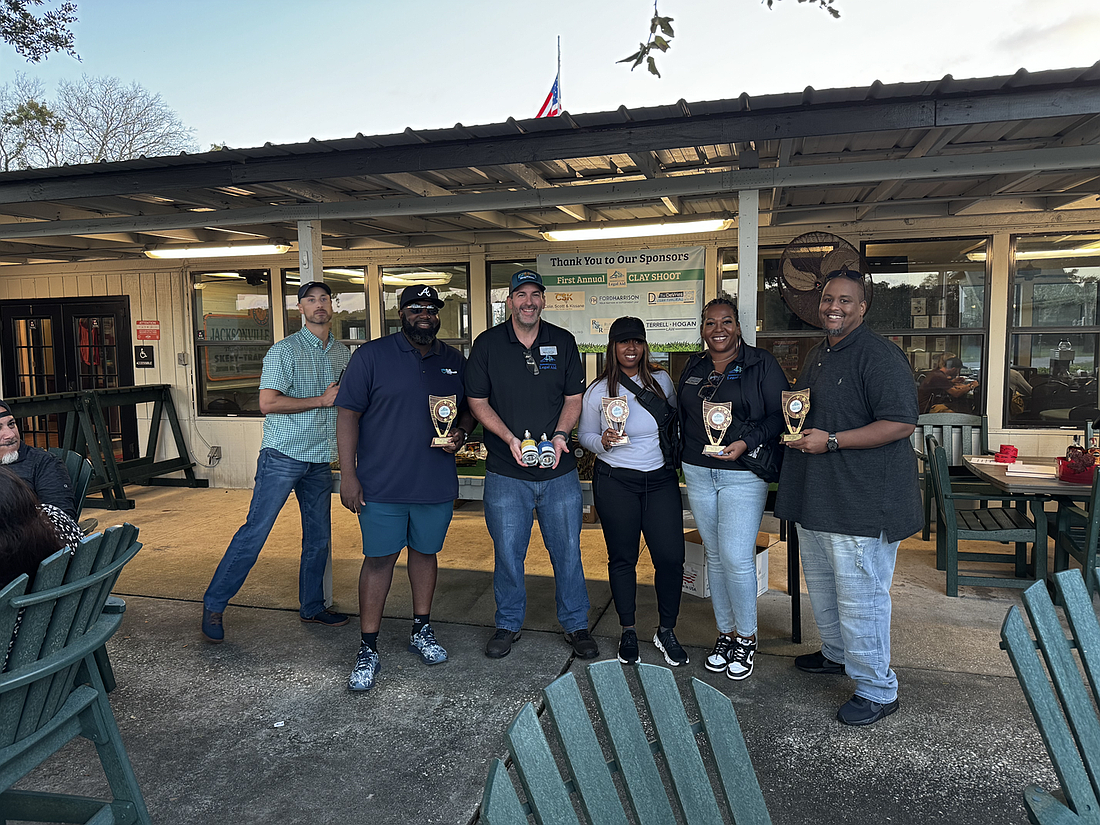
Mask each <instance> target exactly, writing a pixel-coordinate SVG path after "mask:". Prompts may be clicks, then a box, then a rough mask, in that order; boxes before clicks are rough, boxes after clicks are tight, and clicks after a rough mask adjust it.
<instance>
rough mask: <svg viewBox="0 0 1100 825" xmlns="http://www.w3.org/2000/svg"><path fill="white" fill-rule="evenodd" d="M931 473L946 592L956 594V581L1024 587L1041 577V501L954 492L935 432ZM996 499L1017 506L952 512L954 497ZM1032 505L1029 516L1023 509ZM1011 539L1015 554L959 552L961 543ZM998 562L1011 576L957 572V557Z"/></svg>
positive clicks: (1043, 551)
mask: <svg viewBox="0 0 1100 825" xmlns="http://www.w3.org/2000/svg"><path fill="white" fill-rule="evenodd" d="M926 444H927V446H928V450H927V455H928V462H929V472H930V474H931V476H932V487H933V489H934V490H935V493H936V510H937V511H938V512H937V514H936V557H937V559H943V561H944V569H945V570H946V571H947V595H948V596H958V595H959V585H960V584H965V585H978V586H983V587H1028V586H1029V585H1030V584H1031V583H1032V582H1034V581H1042V580H1043V579H1045V578H1046V573H1047V516H1046V511H1045V510H1043V501H1042V499H1039V498H1036V497H1034V496H1015V495H1010V494H1008V493H1004V492H1001V491H997V494H996V495H992V494H990V495H982V496H980V497H979V496H977V495H975V494H973V493H970V492H964V493H960V492H953V491H952V489H951V479H950V477H949V476H948V474H947V459H946V457H945V455H944V451H943V447H941V446H940V444H939V441H937V440H936V439H935V438H934V437H933V436H928V438H927V440H926ZM959 499H962V500H965V501H981V502H986V503H988V502H991V501H996V502H1000V503H1001V504H1006V503H1012V504H1014V505H1016V507H1018V508H1019V509H1014V508H1009V507H989V508H987V509H981V510H956V509H955V501H956V500H959ZM1028 504H1030V505H1031V513H1032V518H1028V517H1027V513H1026V512H1025V511H1024V509H1023V508H1024V507H1025V506H1027V505H1028ZM967 539H970V540H975V541H1010V542H1013V543H1014V544H1015V545H1016V549H1015V552H1012V553H997V552H982V551H975V550H960V549H959V542H960V541H965V540H967ZM1028 544H1031V546H1032V552H1031V561H1030V562H1029V561H1028V558H1027V545H1028ZM960 560H964V561H970V562H1000V563H1002V564H1004V563H1011V564H1013V565H1014V575H1012V576H1001V575H982V576H972V575H960V574H959V561H960Z"/></svg>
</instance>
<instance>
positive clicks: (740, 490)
mask: <svg viewBox="0 0 1100 825" xmlns="http://www.w3.org/2000/svg"><path fill="white" fill-rule="evenodd" d="M684 481H685V482H687V493H688V501H689V503H690V504H691V513H692V515H694V516H695V524H696V526H697V527H698V528H699V535H700V536H702V538H703V551H704V552H705V553H706V557H707V577H708V579H709V580H710V600H711V606H712V607H713V608H714V620H715V622H716V623H717V625H718V632H719V633H725V634H733V633H734V631H736V632H737V635H739V636H744V637H746V638H748V637H750V636H755V635H756V534H757V533H758V532H759V531H760V519H761V517H763V515H764V505H765V504H766V503H767V500H768V483H767V482H766V481H764V480H763V479H762V478H760V477H759V476H757V475H756V473H751V472H749V471H748V470H712V469H710V468H709V467H697V466H695V465H693V464H685V465H684Z"/></svg>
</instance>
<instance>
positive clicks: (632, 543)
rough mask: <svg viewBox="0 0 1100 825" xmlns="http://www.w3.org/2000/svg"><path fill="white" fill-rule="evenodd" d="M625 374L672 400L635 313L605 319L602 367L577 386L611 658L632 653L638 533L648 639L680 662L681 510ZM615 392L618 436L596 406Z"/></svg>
mask: <svg viewBox="0 0 1100 825" xmlns="http://www.w3.org/2000/svg"><path fill="white" fill-rule="evenodd" d="M625 381H630V382H632V383H633V384H634V385H635V386H636V387H638V388H640V390H642V391H649V393H651V394H652V395H653V396H655V399H653V400H655V401H656V402H657V403H664V404H668V405H672V406H674V405H675V403H676V391H675V389H674V387H673V385H672V379H671V378H669V375H668V373H667V372H665V371H664V370H663V369H661V368H660V367H659V366H657V365H656V364H651V363H650V362H649V347H648V345H647V344H646V337H645V324H644V323H642V321H641V320H640V319H638V318H630V317H626V318H619V319H618V320H616V321H615V323H613V324H612V325H611V330H610V332H609V333H608V345H607V358H606V359H605V361H604V369H603V374H602V375H601V376H600V377H599V378H598V379H597V380H596V381H595V382H594V383H593V384H592V385H591V386H590V387H589V388H588V390H587V392H585V394H584V404H583V406H582V408H581V421H580V428H579V437H580V442H581V445H582V446H583V447H584V448H585V449H587V450H589V451H591V452H593V453H595V454H596V466H595V469H594V470H593V473H592V495H593V499H594V500H595V504H596V513H597V514H598V515H599V517H600V524H601V525H602V527H603V535H604V540H605V542H606V543H607V573H608V577H609V579H610V582H611V595H612V597H613V598H614V599H615V610H616V611H617V612H618V614H619V624H620V625H622V638H621V640H620V641H619V661H620V662H623V663H624V664H632V663H634V662H637V661H638V635H637V632H636V630H635V616H634V613H635V591H636V589H637V574H636V568H637V566H638V555H639V543H640V539H641V536H642V534H643V533H644V534H645V540H646V545H647V546H648V547H649V554H650V556H651V557H652V559H653V567H654V569H655V572H656V575H655V577H654V586H655V588H656V590H657V611H658V613H659V618H660V623H659V625H658V627H657V631H656V633H655V634H654V636H653V643H654V644H655V645H656V646H657V649H658V650H660V651H661V653H663V654H664V657H665V661H666V662H668V663H669V664H670V665H673V666H677V665H686V664H687V662H688V656H687V653H686V652H685V651H684V649H683V647H682V646H681V645H680V643H679V642H678V641H677V640H676V634H675V633H674V632H673V628H674V627H675V626H676V617H677V615H679V612H680V591H681V588H682V587H683V575H684V511H683V506H682V504H681V502H680V483H679V477H678V476H677V473H676V470H674V469H673V468H671V467H666V466H665V459H664V456H663V455H662V453H661V444H660V437H659V435H658V431H657V421H656V419H654V417H653V416H652V415H651V414H650V413H649V412H647V411H646V409H645V408H644V407H643V406H642V404H641V402H639V401H638V399H637V397H636V394H635V391H634V390H633V389H632V388H631V387H630V386H627V385H625V384H624V382H625ZM615 397H625V398H626V408H627V410H628V414H627V418H626V428H625V432H624V435H625V436H626V438H625V439H620V436H619V435H618V433H617V432H616V430H615V429H614V428H613V427H612V426H611V425H610V422H609V421H608V420H607V417H606V416H605V414H604V409H603V403H602V400H603V399H604V398H615ZM620 441H621V442H622V443H620Z"/></svg>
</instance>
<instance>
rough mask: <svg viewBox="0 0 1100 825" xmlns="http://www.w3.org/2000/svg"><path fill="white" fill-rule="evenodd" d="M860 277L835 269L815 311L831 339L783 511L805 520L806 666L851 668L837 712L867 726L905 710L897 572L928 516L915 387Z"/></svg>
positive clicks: (819, 360)
mask: <svg viewBox="0 0 1100 825" xmlns="http://www.w3.org/2000/svg"><path fill="white" fill-rule="evenodd" d="M866 311H867V300H866V297H865V294H864V284H863V276H862V275H861V274H860V273H859V272H849V271H848V270H847V269H842V270H839V271H837V272H832V273H830V274H829V275H828V276H827V279H826V281H825V287H824V289H823V291H822V294H821V303H820V305H819V308H818V314H819V316H820V319H821V326H822V328H823V329H824V330H825V335H826V338H825V341H824V342H823V343H821V344H818V345H817V346H816V347H815V348H814V349H813V350H811V351H810V354H809V355H808V356H807V358H806V363H805V366H804V367H803V368H802V375H801V376H799V379H798V382H797V383H796V384H795V389H808V390H809V391H810V412H809V415H808V416H807V418H806V424H807V425H808V429H805V430H803V435H802V438H800V439H798V440H797V441H791V442H788V446H789V447H790V448H791V452H790V453H788V455H787V457H786V460H785V461H784V462H783V470H782V474H781V475H780V478H779V493H778V497H777V499H776V504H775V515H776V516H778V517H779V518H781V519H789V520H791V521H795V522H797V525H798V541H799V546H800V548H801V551H802V565H803V571H804V572H805V575H806V587H807V589H808V590H809V593H810V603H811V604H812V606H813V611H814V620H815V621H816V623H817V629H818V631H819V632H820V634H821V650H819V651H818V652H817V653H808V654H806V655H803V656H798V657H796V658H795V660H794V663H795V667H797V668H798V669H799V670H803V671H806V672H808V673H833V674H840V673H845V672H847V674H848V676H849V677H850V678H851V679H852V680H853V681H854V682H855V695H854V696H853V697H852V698H851V699H850V700H849V701H848V702H846V703H845V704H844V705H843V706H841V708H840V710H838V711H837V719H839V720H840V721H841V722H843V723H845V724H847V725H870V724H873V723H874V722H877V721H878V720H879V719H882V718H883V717H885V716H888V715H889V714H891V713H893V712H894V711H896V710H897V709H898V678H897V674H896V673H894V671H893V670H892V669H891V667H890V582H891V580H892V579H893V575H894V562H895V561H896V559H897V551H898V544H900V542H901V540H902V539H903V538H905V537H907V536H911V535H912V534H913V533H915V532H917V530H919V529H920V528H921V526H922V525H923V523H924V521H923V515H922V513H921V499H920V488H919V486H918V483H917V464H916V458H915V456H914V453H913V448H912V446H911V445H910V443H909V436H910V435H912V433H913V429H914V426H915V425H916V423H917V393H916V388H915V386H914V384H913V373H912V371H911V370H910V368H909V361H908V360H907V359H906V357H905V355H904V353H902V351H901V350H900V349H899V348H898V347H896V346H895V345H894V344H893V343H891V342H890V341H888V340H887V339H885V338H883V337H882V336H881V335H878V334H877V333H875V332H873V331H872V330H871V329H870V328H869V327H867V326H865V325H864V324H863V315H864V313H865V312H866Z"/></svg>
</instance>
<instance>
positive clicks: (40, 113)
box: [0, 74, 65, 172]
mask: <svg viewBox="0 0 1100 825" xmlns="http://www.w3.org/2000/svg"><path fill="white" fill-rule="evenodd" d="M45 101H46V90H45V87H44V86H43V84H42V81H41V80H37V79H31V78H29V77H27V76H26V75H24V74H17V75H16V76H15V80H14V81H13V82H12V83H9V84H5V85H4V86H2V87H0V171H4V172H7V171H8V170H10V169H19V168H23V167H26V166H30V165H32V160H31V155H32V154H34V155H36V156H37V157H36V158H35V161H36V162H37V163H36V165H56V163H58V162H60V153H59V151H58V150H59V149H60V142H61V134H62V132H63V131H64V128H65V124H64V122H63V121H62V120H61V119H60V118H59V117H58V116H57V115H56V114H55V113H54V112H53V110H52V109H50V107H49V105H48V104H47V103H46V102H45Z"/></svg>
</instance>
